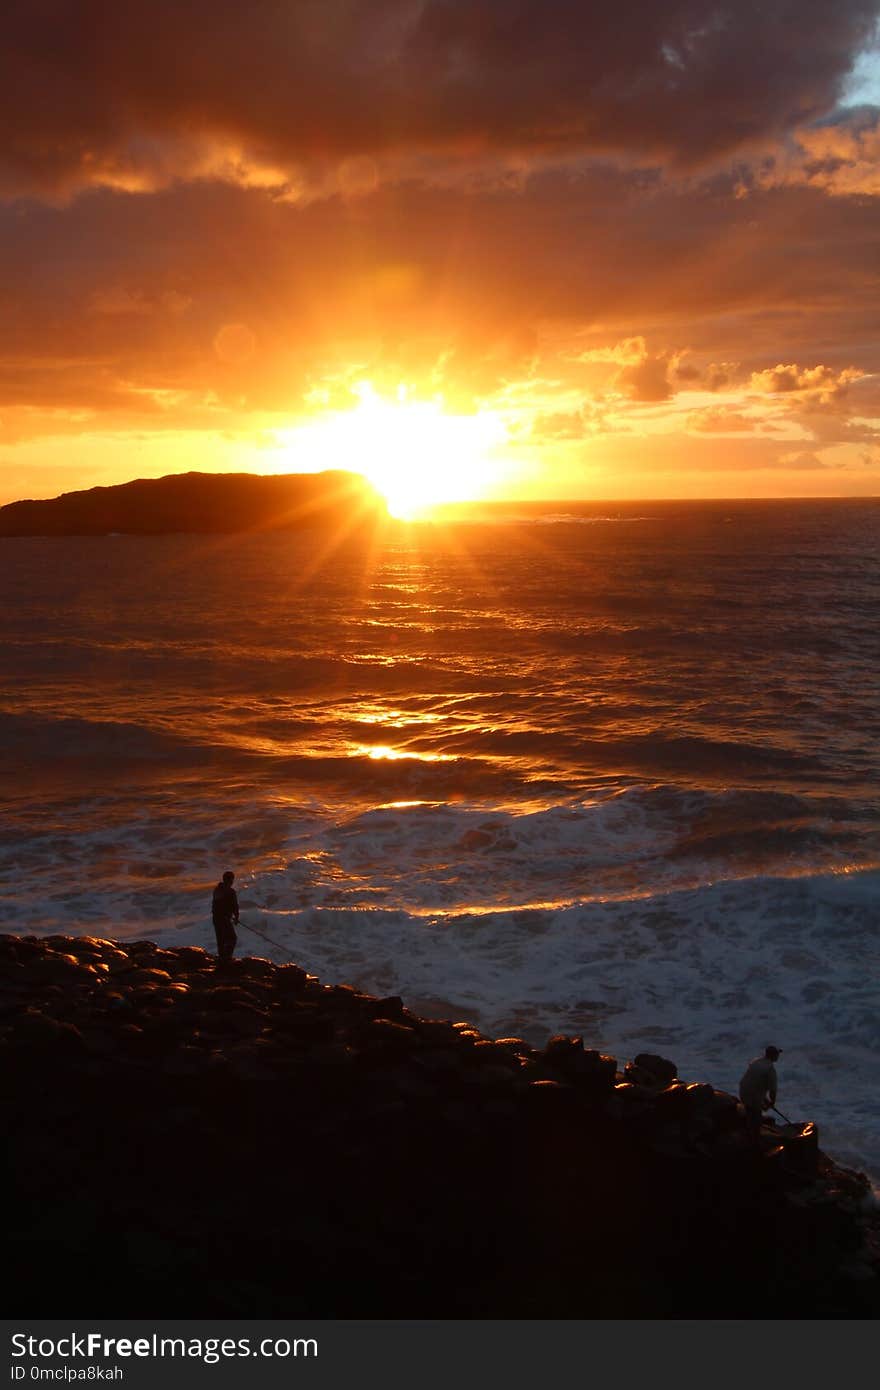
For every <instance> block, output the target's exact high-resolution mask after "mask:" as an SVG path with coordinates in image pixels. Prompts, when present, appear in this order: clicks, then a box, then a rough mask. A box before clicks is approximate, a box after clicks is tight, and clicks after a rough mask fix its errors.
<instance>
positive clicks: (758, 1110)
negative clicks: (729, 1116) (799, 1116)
mask: <svg viewBox="0 0 880 1390" xmlns="http://www.w3.org/2000/svg"><path fill="white" fill-rule="evenodd" d="M780 1055H781V1054H780V1049H779V1048H778V1047H765V1049H764V1056H763V1057H755V1058H754V1059H753V1060H752V1061H751V1062H749V1065H748V1066H747V1067H746V1069H745V1071H744V1072H743V1075H742V1080H741V1081H740V1083H739V1098H740V1100H741V1101H742V1103H743V1105H744V1106H745V1111H746V1120H747V1122H748V1126H749V1129H750V1130H751V1131H752V1135H753V1137H754V1138H755V1139H757V1137H758V1132H759V1130H760V1128H761V1115H762V1112H763V1111H764V1110H767V1109H768V1108H769V1107H770V1106H773V1105H775V1104H776V1085H777V1082H776V1067H775V1066H774V1065H773V1064H774V1062H775V1061H776V1059H777V1057H779V1056H780Z"/></svg>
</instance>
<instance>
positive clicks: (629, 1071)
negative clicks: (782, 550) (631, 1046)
mask: <svg viewBox="0 0 880 1390" xmlns="http://www.w3.org/2000/svg"><path fill="white" fill-rule="evenodd" d="M624 1073H625V1075H626V1079H627V1081H632V1082H634V1083H635V1084H636V1085H639V1086H655V1087H657V1088H659V1089H661V1090H662V1089H663V1088H664V1087H665V1086H669V1085H671V1083H672V1082H673V1081H674V1080H675V1079H676V1077H677V1076H678V1068H677V1066H676V1065H675V1063H674V1062H670V1061H669V1060H668V1059H667V1058H666V1057H658V1056H657V1054H656V1053H654V1052H640V1053H639V1054H638V1056H637V1057H634V1058H633V1060H632V1062H629V1063H627V1065H626V1067H625V1068H624Z"/></svg>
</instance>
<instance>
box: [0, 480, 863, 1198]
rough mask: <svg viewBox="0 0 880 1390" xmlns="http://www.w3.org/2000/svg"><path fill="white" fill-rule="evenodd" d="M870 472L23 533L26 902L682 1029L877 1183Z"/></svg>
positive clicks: (660, 1038)
mask: <svg viewBox="0 0 880 1390" xmlns="http://www.w3.org/2000/svg"><path fill="white" fill-rule="evenodd" d="M878 540H880V502H878V501H874V500H869V501H865V500H859V501H836V502H828V501H810V502H772V503H764V502H762V503H755V502H749V503H745V502H720V503H718V502H713V503H697V504H695V503H646V502H642V503H639V504H626V505H623V504H621V505H616V504H614V505H613V504H608V503H605V504H602V505H588V504H572V505H567V504H566V505H562V504H556V503H554V504H552V505H549V506H548V505H543V506H542V505H539V504H532V505H529V506H527V505H525V504H519V505H516V506H507V507H496V508H494V509H493V508H483V509H481V510H477V509H471V510H468V509H461V510H460V511H459V512H458V513H457V514H456V515H455V516H454V518H453V519H452V520H450V521H448V522H446V523H444V524H439V523H438V524H431V523H418V524H410V525H404V524H391V525H389V526H387V527H386V528H384V529H383V530H381V531H380V532H377V533H376V534H375V535H374V536H372V537H371V538H369V540H367V541H365V540H361V541H359V542H357V543H353V542H351V541H345V540H343V541H339V542H337V540H336V538H334V537H332V536H329V535H326V534H318V533H297V534H287V535H282V534H272V535H265V534H264V535H250V536H246V535H245V536H227V537H213V538H206V537H194V536H186V535H175V536H158V537H127V536H108V537H102V538H98V539H87V538H77V537H71V538H64V539H52V538H33V539H19V540H7V541H4V542H3V563H2V566H0V635H2V667H0V675H2V681H0V756H2V763H0V766H2V779H0V780H2V792H0V812H2V817H3V834H2V846H0V875H2V884H3V886H2V928H3V929H5V930H7V931H12V932H21V933H37V934H46V933H53V932H67V933H92V934H98V935H106V936H117V937H121V938H131V939H134V938H145V937H146V938H151V939H153V940H155V941H158V942H160V943H162V944H163V945H184V944H192V943H194V944H197V945H200V946H204V947H206V948H208V949H213V947H214V938H213V931H212V927H211V921H210V906H209V903H210V891H211V888H212V887H213V884H214V883H215V882H216V880H217V879H218V878H219V876H220V874H221V873H222V872H223V871H224V870H225V869H232V870H234V871H235V873H236V875H237V881H236V886H237V887H238V889H239V893H240V898H241V916H242V923H243V924H244V925H243V927H242V929H241V932H240V939H241V944H240V947H239V950H240V952H241V951H247V952H250V953H253V954H261V955H267V956H270V957H273V958H275V959H278V960H282V959H287V958H289V956H290V955H292V956H293V957H294V958H295V959H296V960H297V961H299V962H300V963H301V964H302V965H304V966H305V967H306V968H307V969H309V970H310V971H312V972H314V973H317V974H318V975H320V976H321V977H322V978H323V979H325V980H326V981H328V982H333V981H337V982H338V981H348V982H351V983H353V984H356V985H359V986H361V987H363V988H365V989H368V990H370V991H374V992H379V993H381V994H390V993H399V994H401V995H402V996H403V997H404V999H405V1000H406V1002H407V1003H408V1004H410V1005H411V1006H413V1007H415V1008H417V1009H419V1010H421V1011H423V1012H427V1013H431V1014H434V1015H436V1016H442V1017H453V1018H466V1019H470V1020H473V1021H474V1022H475V1023H476V1024H477V1025H478V1026H479V1027H480V1028H482V1029H483V1030H484V1031H487V1032H489V1033H491V1034H494V1035H502V1034H507V1035H509V1034H517V1035H519V1036H523V1037H525V1038H527V1039H528V1040H530V1041H532V1042H535V1043H542V1042H543V1041H545V1040H546V1038H547V1036H548V1035H549V1034H551V1033H554V1032H557V1031H563V1032H566V1033H580V1034H582V1035H583V1037H584V1042H585V1045H587V1046H590V1047H598V1048H601V1049H603V1050H606V1051H610V1052H612V1053H614V1054H615V1055H616V1056H617V1057H618V1058H619V1059H620V1062H621V1064H622V1062H623V1061H624V1060H625V1059H627V1058H631V1057H632V1056H634V1055H635V1054H636V1053H638V1052H659V1053H662V1054H664V1055H666V1056H668V1057H671V1058H672V1059H673V1060H674V1061H675V1062H676V1063H677V1064H678V1068H679V1074H680V1075H681V1076H682V1077H683V1078H685V1079H686V1080H695V1079H699V1080H709V1081H711V1082H713V1083H714V1084H715V1085H716V1086H719V1087H722V1088H725V1089H730V1090H735V1089H736V1085H737V1082H738V1079H739V1076H740V1074H741V1072H742V1071H743V1069H744V1067H745V1064H746V1063H747V1062H748V1060H749V1059H750V1058H751V1057H753V1056H754V1055H756V1054H757V1053H760V1052H762V1051H763V1049H764V1047H765V1045H766V1044H767V1043H775V1044H776V1045H777V1046H778V1047H780V1048H782V1058H781V1060H780V1062H779V1064H778V1071H779V1075H780V1091H779V1103H780V1106H781V1108H782V1109H783V1110H784V1111H785V1113H786V1114H787V1115H788V1116H789V1117H790V1118H791V1119H793V1120H801V1119H808V1118H809V1119H813V1120H815V1121H816V1122H817V1124H818V1126H819V1129H820V1135H821V1142H822V1143H823V1145H824V1146H825V1147H826V1148H828V1149H829V1150H830V1151H831V1152H832V1153H834V1154H835V1155H836V1156H837V1157H838V1158H839V1159H840V1160H841V1161H843V1162H848V1163H850V1164H852V1165H855V1166H857V1167H860V1168H862V1169H864V1170H865V1171H867V1172H869V1173H870V1174H871V1175H872V1176H873V1178H874V1180H875V1181H876V1180H877V1179H878V1178H880V1118H878V1116H877V1112H876V1107H875V1091H876V1082H877V1076H878V1056H880V1011H878V986H877V964H878V922H880V872H878V860H880V812H878V803H877V787H878V779H877V771H878V767H877V758H878V746H880V695H878V670H880V664H878V656H880V650H878V649H880V565H878V558H877V557H878Z"/></svg>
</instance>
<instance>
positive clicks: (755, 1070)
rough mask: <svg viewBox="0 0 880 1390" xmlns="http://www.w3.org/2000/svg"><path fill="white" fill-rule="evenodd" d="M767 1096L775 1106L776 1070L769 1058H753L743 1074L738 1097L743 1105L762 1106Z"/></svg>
mask: <svg viewBox="0 0 880 1390" xmlns="http://www.w3.org/2000/svg"><path fill="white" fill-rule="evenodd" d="M767 1096H768V1097H769V1099H770V1104H771V1105H775V1104H776V1068H775V1067H774V1065H773V1063H772V1062H771V1061H770V1058H769V1057H755V1058H754V1059H753V1060H752V1061H751V1062H749V1065H748V1066H747V1067H746V1069H745V1071H744V1072H743V1075H742V1080H741V1081H740V1083H739V1097H740V1100H741V1101H742V1102H743V1104H744V1105H763V1104H764V1098H765V1097H767Z"/></svg>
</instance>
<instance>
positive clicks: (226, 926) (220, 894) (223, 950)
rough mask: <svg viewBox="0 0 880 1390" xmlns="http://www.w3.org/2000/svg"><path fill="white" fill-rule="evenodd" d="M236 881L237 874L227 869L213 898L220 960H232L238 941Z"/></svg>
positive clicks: (212, 914)
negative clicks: (234, 885)
mask: <svg viewBox="0 0 880 1390" xmlns="http://www.w3.org/2000/svg"><path fill="white" fill-rule="evenodd" d="M234 881H235V874H233V873H230V872H229V871H228V870H227V872H226V873H225V874H224V875H223V877H222V878H221V880H220V882H219V883H218V884H217V887H216V888H215V889H214V894H213V896H212V898H211V916H212V918H213V920H214V931H215V932H216V933H217V960H218V961H227V960H232V952H233V951H234V950H235V946H236V942H237V941H238V937H237V936H236V934H235V927H236V926H237V925H238V894H237V893H236V891H235V889H234V888H233V886H232V884H233V882H234Z"/></svg>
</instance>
